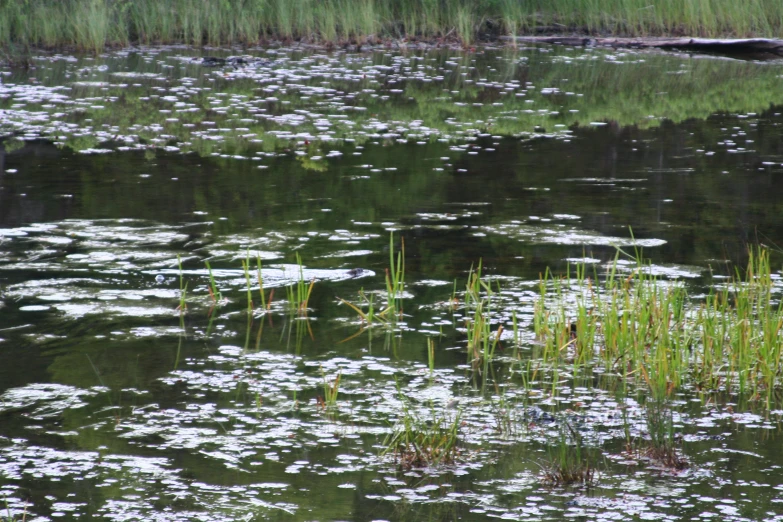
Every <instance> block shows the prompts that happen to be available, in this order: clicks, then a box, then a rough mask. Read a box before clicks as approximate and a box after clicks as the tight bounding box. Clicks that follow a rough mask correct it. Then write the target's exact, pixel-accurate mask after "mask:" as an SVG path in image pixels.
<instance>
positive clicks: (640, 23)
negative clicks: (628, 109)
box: [0, 0, 783, 52]
mask: <svg viewBox="0 0 783 522" xmlns="http://www.w3.org/2000/svg"><path fill="white" fill-rule="evenodd" d="M536 27H548V28H560V29H561V30H563V31H567V32H581V33H592V34H596V33H600V34H606V33H611V34H624V35H629V36H647V35H685V34H687V35H690V36H735V37H779V36H781V35H783V4H781V2H779V1H778V0H746V1H744V2H736V1H735V0H682V1H680V2H671V1H669V2H658V3H654V5H653V3H651V2H650V1H649V0H593V1H590V2H585V1H584V0H546V1H545V0H530V1H521V0H234V1H231V2H228V1H224V2H205V1H201V0H133V1H131V0H25V1H19V0H0V46H7V45H9V44H23V45H35V46H49V47H50V46H57V45H72V46H75V47H77V48H80V49H85V50H90V51H93V52H100V51H101V50H102V49H103V48H104V46H106V45H128V44H129V43H131V42H137V43H142V44H171V43H187V44H191V45H212V46H214V45H236V44H244V45H252V44H257V43H258V42H259V41H263V40H266V39H283V40H288V39H294V38H297V39H307V40H310V41H322V42H340V41H355V42H358V43H360V42H363V41H364V40H365V39H367V38H379V37H381V38H383V37H389V38H418V37H423V38H443V37H449V36H450V37H456V38H457V39H459V40H460V41H461V42H462V43H463V45H471V44H472V43H473V42H474V41H475V40H476V38H477V37H478V36H479V35H480V34H484V33H487V32H492V33H494V34H509V35H512V36H514V35H518V34H521V33H525V32H532V30H533V29H534V28H536Z"/></svg>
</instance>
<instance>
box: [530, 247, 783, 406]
mask: <svg viewBox="0 0 783 522" xmlns="http://www.w3.org/2000/svg"><path fill="white" fill-rule="evenodd" d="M619 255H620V252H619V251H618V257H615V260H614V262H613V263H611V265H610V266H609V269H608V271H607V273H606V274H605V276H604V279H603V281H598V280H597V278H595V279H594V278H589V277H588V276H587V275H586V272H585V270H584V268H578V269H577V272H576V274H575V275H576V277H575V278H572V277H571V276H570V274H569V275H567V276H566V277H555V276H553V275H552V274H551V273H550V272H547V273H546V274H545V275H544V276H542V278H541V283H540V295H539V299H538V302H537V304H536V309H535V313H534V320H533V323H534V328H535V332H536V335H537V336H538V338H539V340H540V343H541V360H542V362H543V364H548V365H551V366H558V365H565V364H568V365H571V366H573V369H574V370H575V371H576V370H581V369H589V368H592V367H602V368H603V369H604V370H606V371H612V372H616V373H618V374H619V375H621V376H623V378H624V379H625V380H626V381H635V382H636V383H637V384H638V385H641V386H643V387H645V388H647V389H649V390H650V393H651V394H652V396H653V397H656V398H662V397H665V396H667V395H668V394H669V393H671V391H672V390H676V389H679V388H680V387H681V386H682V384H683V381H689V382H692V383H694V384H695V385H696V386H698V387H699V388H700V389H703V390H708V391H718V390H724V391H730V392H732V393H733V392H737V393H739V394H740V395H742V396H744V397H750V398H753V399H756V400H764V401H766V403H767V406H768V407H769V405H770V404H771V402H772V399H773V397H774V395H775V393H776V390H777V389H779V388H780V384H781V382H780V376H781V372H782V371H783V339H782V338H781V335H780V334H781V331H782V330H783V305H782V304H781V302H780V301H779V300H777V299H776V298H774V297H773V284H772V282H773V278H772V275H771V265H770V259H769V252H768V251H767V250H765V249H763V248H756V249H752V250H751V251H749V253H748V258H749V261H748V264H747V266H746V268H745V269H744V270H737V271H736V272H735V274H734V275H733V277H732V278H731V279H730V280H729V281H728V282H726V283H721V284H720V285H719V286H717V287H713V289H712V290H711V291H710V293H709V294H708V295H707V296H706V297H705V298H704V299H703V300H701V301H695V300H692V299H691V298H689V296H688V293H687V290H686V288H685V286H684V284H683V283H682V282H677V281H666V280H661V279H660V278H658V277H657V276H655V275H654V271H653V270H652V267H651V265H650V264H649V262H647V261H645V260H644V259H643V257H642V253H641V252H640V251H637V252H635V255H634V256H632V257H631V259H632V260H633V266H631V268H630V273H621V272H620V270H619V267H620V266H621V265H620V262H619Z"/></svg>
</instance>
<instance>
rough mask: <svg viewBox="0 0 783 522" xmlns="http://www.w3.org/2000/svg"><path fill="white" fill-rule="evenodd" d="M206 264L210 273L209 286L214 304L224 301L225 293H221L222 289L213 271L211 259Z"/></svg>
mask: <svg viewBox="0 0 783 522" xmlns="http://www.w3.org/2000/svg"><path fill="white" fill-rule="evenodd" d="M204 264H205V265H206V267H207V273H208V274H209V286H207V291H208V292H209V297H210V298H211V299H212V304H213V306H214V305H218V304H221V302H222V301H223V294H221V293H220V289H219V288H218V286H217V282H216V281H215V276H214V274H213V273H212V267H211V266H210V264H209V261H205V262H204Z"/></svg>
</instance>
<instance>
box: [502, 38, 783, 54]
mask: <svg viewBox="0 0 783 522" xmlns="http://www.w3.org/2000/svg"><path fill="white" fill-rule="evenodd" d="M501 39H503V40H514V39H516V41H517V42H518V43H549V44H559V45H570V46H577V47H578V46H582V47H593V46H604V47H615V48H630V49H647V48H657V49H684V50H693V51H709V52H718V53H727V54H728V53H771V54H775V55H779V56H780V55H783V40H776V39H769V38H744V39H729V40H721V39H712V38H652V37H651V38H592V37H581V36H517V37H516V38H514V37H513V36H501Z"/></svg>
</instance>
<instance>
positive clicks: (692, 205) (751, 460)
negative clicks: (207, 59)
mask: <svg viewBox="0 0 783 522" xmlns="http://www.w3.org/2000/svg"><path fill="white" fill-rule="evenodd" d="M250 53H251V54H252V55H253V56H257V57H260V56H263V57H264V58H265V60H268V62H265V63H263V64H260V65H251V66H248V67H240V68H233V67H224V68H217V69H208V68H205V67H202V66H201V65H200V63H199V61H198V60H197V59H195V60H194V57H195V56H196V54H197V53H196V52H194V51H192V50H189V49H170V48H169V49H142V50H136V51H123V52H117V53H113V54H110V55H107V56H102V57H98V58H90V57H80V58H72V57H67V56H40V57H39V58H38V60H37V61H36V63H37V65H38V67H37V68H36V69H33V70H31V71H2V72H1V74H2V75H3V76H2V81H3V83H2V84H0V130H2V131H3V132H4V133H6V134H8V137H7V138H6V139H5V140H4V141H3V142H2V147H3V149H0V502H4V503H5V504H6V505H7V513H2V514H0V519H2V517H3V516H6V515H10V516H13V517H15V520H21V519H22V517H23V515H22V513H23V511H25V510H26V513H27V514H26V520H57V519H89V518H105V519H111V520H265V519H273V520H456V519H461V520H485V519H489V518H502V519H510V520H563V519H575V520H631V519H634V520H680V519H683V520H702V519H703V520H707V519H720V520H783V516H782V515H781V513H783V468H781V466H782V465H783V456H782V454H781V452H780V450H779V449H780V443H781V415H783V409H781V407H780V405H779V404H778V405H776V406H774V407H773V408H772V409H771V410H769V409H767V408H766V407H765V406H764V405H763V404H760V403H757V402H754V401H752V400H747V399H748V398H743V397H736V396H732V395H728V394H715V395H713V394H708V393H705V394H701V393H698V392H697V391H696V390H695V389H694V388H689V387H686V389H684V390H683V391H682V393H679V394H678V396H677V401H676V402H675V405H676V408H675V412H674V415H675V427H676V430H677V432H678V434H679V435H678V438H679V439H680V440H681V441H682V452H683V453H684V454H685V455H686V456H687V457H688V459H690V461H691V463H692V465H691V467H690V468H689V469H687V470H685V471H681V472H674V471H671V470H662V469H657V468H656V467H655V466H650V465H646V464H645V463H644V462H635V463H634V464H630V463H628V462H627V459H622V458H620V457H619V456H620V454H621V452H622V451H623V449H624V445H625V442H626V430H627V429H630V430H631V431H632V432H633V433H634V434H635V436H638V437H644V430H645V420H644V409H643V408H642V407H641V406H640V404H641V402H642V401H643V395H644V393H643V391H641V390H637V389H636V388H632V389H631V390H630V391H629V390H628V388H627V387H626V386H624V385H623V383H622V379H620V378H619V376H612V375H603V376H601V375H592V376H590V377H584V376H582V377H580V376H579V375H574V374H573V373H569V372H568V371H567V369H565V370H564V371H563V373H562V374H559V377H558V374H555V376H554V377H551V376H550V377H547V378H546V379H544V378H542V379H541V382H540V383H533V384H532V385H530V384H529V383H528V384H527V385H525V383H524V382H523V380H522V379H521V378H520V376H519V373H518V372H516V371H515V368H516V366H515V365H518V361H517V360H516V359H514V358H512V357H511V343H510V342H508V341H505V342H504V343H505V346H501V348H500V350H501V351H503V353H502V354H501V356H500V357H499V358H498V362H497V364H496V365H495V368H494V373H493V374H492V375H487V374H482V375H477V374H476V372H475V371H474V370H473V369H472V368H471V365H470V364H468V362H469V361H468V358H467V354H466V335H465V329H464V327H463V325H464V321H465V317H464V316H465V314H464V312H463V311H461V310H460V309H459V308H456V309H454V308H452V307H451V306H449V304H448V302H449V300H450V298H451V297H452V294H453V292H454V288H455V284H454V281H455V280H456V281H457V283H456V286H457V297H461V295H462V292H463V289H464V285H465V279H466V277H467V275H468V271H469V270H470V268H471V266H475V265H477V263H478V262H479V261H480V260H481V262H482V264H483V267H484V270H485V273H486V274H489V275H490V276H492V277H493V281H497V282H498V284H499V285H500V288H501V292H500V302H501V303H502V307H501V308H500V309H499V310H497V316H496V318H495V321H496V322H495V324H501V323H502V324H505V325H506V330H507V332H508V331H510V330H511V322H512V313H513V314H515V315H516V317H517V319H518V321H519V324H520V330H521V332H520V335H521V337H522V339H523V342H522V344H523V346H522V348H521V353H522V354H523V356H522V358H523V360H533V359H534V353H535V350H534V346H535V340H534V335H533V332H532V328H531V322H532V315H533V304H534V302H535V300H536V299H537V293H538V280H539V276H540V274H541V273H542V272H543V271H545V270H546V268H547V267H549V268H551V269H552V270H553V271H555V272H557V273H566V270H569V267H571V268H570V270H573V266H574V262H575V260H586V261H588V262H590V263H594V264H595V266H597V267H598V268H597V269H596V270H597V271H599V272H600V271H602V270H603V266H604V265H605V263H608V262H610V261H611V260H612V259H614V257H615V254H616V252H617V250H616V249H617V247H620V248H623V249H624V250H626V251H633V247H634V246H636V247H637V248H638V247H644V254H645V256H647V257H649V258H650V259H651V261H652V263H653V267H654V269H655V270H657V271H658V273H660V274H661V275H662V277H665V278H669V279H672V280H683V281H685V284H686V285H687V287H688V288H689V291H690V292H691V294H692V295H698V294H699V293H701V292H703V291H704V290H705V288H706V286H705V285H708V284H709V283H710V282H712V279H711V278H710V276H711V275H715V274H717V275H726V274H730V270H731V266H732V263H735V262H736V263H742V262H744V260H745V253H746V248H747V246H748V244H756V243H763V244H766V245H768V246H770V247H772V248H773V249H780V248H781V247H783V221H781V219H780V216H781V215H783V198H781V194H783V133H782V132H781V123H782V122H783V116H781V113H783V88H781V87H783V79H782V78H783V65H781V64H780V63H775V62H766V63H756V62H743V61H734V60H722V59H713V58H701V57H691V56H686V55H674V54H655V53H639V54H637V53H628V52H620V53H618V52H611V51H605V50H574V49H557V48H535V49H519V50H491V49H487V50H482V51H480V52H478V53H473V54H463V53H458V52H454V51H447V50H430V51H408V52H400V51H398V50H394V51H392V50H385V49H376V50H372V51H370V52H367V53H362V54H344V53H325V52H322V51H306V50H297V49H293V50H292V49H277V50H263V49H259V50H255V51H250ZM224 54H227V53H224ZM630 229H632V230H633V237H632V236H631V232H630ZM392 231H394V236H393V243H394V244H393V247H390V233H391V232H392ZM401 240H402V241H401ZM403 241H404V248H405V282H406V289H405V290H406V292H405V294H404V299H403V301H404V311H405V316H404V320H403V322H401V323H397V324H396V325H393V326H392V325H382V324H376V325H374V326H373V327H371V328H363V325H362V321H361V320H360V317H359V316H358V314H357V313H356V312H354V311H353V310H352V309H351V308H350V307H349V306H348V305H347V304H346V303H345V302H343V301H342V300H346V301H350V302H352V303H354V304H355V305H357V306H359V305H360V304H361V303H362V299H361V298H360V295H362V294H363V295H365V296H371V295H372V296H375V297H374V300H375V305H376V306H378V307H381V306H382V304H383V303H384V300H385V282H384V277H385V275H384V274H385V271H386V269H387V268H388V267H389V256H390V254H391V253H392V252H390V250H391V248H393V249H394V251H397V250H398V249H400V248H401V246H402V242H403ZM297 254H298V255H299V256H300V258H301V262H302V265H303V268H302V277H303V278H304V280H305V281H306V282H309V281H311V280H314V281H315V284H314V286H313V293H312V297H311V300H310V302H309V309H310V310H309V312H308V317H307V319H306V320H305V319H303V318H297V317H296V316H293V315H291V314H289V313H287V311H286V291H285V287H287V286H289V285H292V284H294V283H296V282H297V281H298V280H299V278H300V269H299V267H298V266H297V259H296V255H297ZM248 257H249V259H250V266H251V269H252V271H251V283H252V285H251V286H252V287H253V290H252V291H253V294H252V298H253V300H254V310H253V312H252V313H250V314H249V313H248V312H247V294H246V289H247V280H246V276H245V272H244V271H243V267H242V263H243V261H244V260H245V259H246V258H248ZM257 258H258V259H260V260H261V262H262V264H263V278H264V286H265V288H266V290H267V292H266V297H267V298H268V297H269V290H270V289H272V288H274V289H275V294H274V298H273V300H272V304H271V305H270V309H269V310H268V311H267V312H264V311H263V310H262V309H261V307H260V299H259V295H258V284H257V280H256V276H255V268H256V259H257ZM206 262H208V263H209V264H210V266H211V268H212V271H213V277H214V279H215V281H216V285H217V287H219V290H220V292H221V294H222V297H223V299H222V300H221V301H220V302H219V303H218V304H217V305H214V303H213V301H212V298H211V297H210V290H209V286H210V282H209V281H210V277H209V273H208V271H207V269H206V264H205V263H206ZM779 267H780V264H779V263H777V264H775V265H773V268H775V269H776V275H775V280H776V281H777V280H778V276H777V274H778V273H779V272H777V269H779ZM184 284H186V285H187V291H186V294H185V301H186V305H187V313H185V314H181V313H180V312H181V309H180V308H179V306H180V297H181V295H182V293H181V285H184ZM428 338H429V339H432V340H433V342H434V346H435V363H434V364H435V368H434V370H432V371H430V369H429V367H428V356H427V339H428ZM338 375H340V386H339V395H338V398H337V404H336V406H334V407H332V408H324V407H323V406H322V404H321V403H322V400H323V396H324V394H325V392H324V383H325V382H326V383H327V384H328V383H331V382H333V381H334V379H335V378H336V377H337V376H338ZM455 399H457V401H456V402H455ZM455 404H456V405H457V406H456V407H455ZM405 408H411V409H413V410H415V411H416V412H417V415H419V416H420V417H422V418H426V419H431V418H434V419H443V418H453V417H454V415H457V414H459V415H460V441H461V446H462V448H463V453H462V458H461V459H460V462H458V463H457V464H453V465H440V466H432V467H429V468H423V469H422V468H414V469H412V470H402V469H400V468H399V467H398V466H397V465H396V464H395V462H394V461H393V459H392V458H391V457H389V456H384V455H382V448H383V442H384V440H385V438H386V437H387V436H388V435H389V434H390V433H392V431H393V429H394V426H395V422H397V421H398V420H399V419H400V417H401V416H402V411H403V410H404V409H405ZM620 411H624V412H626V413H625V414H624V415H621V414H620V413H619V412H620ZM557 415H576V416H578V417H579V419H580V420H579V422H580V423H581V425H582V426H583V429H584V433H585V440H586V441H588V444H589V445H591V447H594V448H598V449H599V451H600V452H601V454H602V462H603V463H602V466H601V468H600V469H601V473H600V475H599V478H598V480H597V484H596V485H595V486H594V487H592V488H561V487H545V486H543V485H542V480H541V467H542V466H543V465H545V463H546V462H547V461H548V458H549V450H548V447H550V446H551V445H552V444H553V440H555V439H556V438H557V433H558V430H557V427H556V421H555V419H556V418H558V417H557ZM623 416H624V419H622V418H621V417H623ZM0 507H2V504H0ZM0 511H2V510H0Z"/></svg>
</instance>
